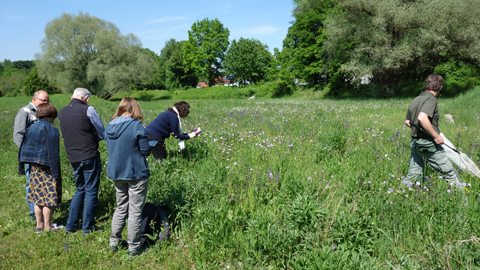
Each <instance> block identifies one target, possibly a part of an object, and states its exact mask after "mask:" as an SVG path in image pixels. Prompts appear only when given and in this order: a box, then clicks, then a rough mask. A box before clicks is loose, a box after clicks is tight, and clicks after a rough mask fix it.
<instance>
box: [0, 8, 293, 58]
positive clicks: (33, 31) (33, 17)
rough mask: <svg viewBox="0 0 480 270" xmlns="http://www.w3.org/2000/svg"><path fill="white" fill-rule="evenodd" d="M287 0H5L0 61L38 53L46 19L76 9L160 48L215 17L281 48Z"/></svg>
mask: <svg viewBox="0 0 480 270" xmlns="http://www.w3.org/2000/svg"><path fill="white" fill-rule="evenodd" d="M292 9H293V3H292V1H291V0H256V1H255V0H236V1H232V0H186V1H182V0H176V1H165V0H157V1H132V0H130V1H123V0H117V1H110V0H96V1H92V0H82V1H79V0H63V1H57V0H48V1H32V0H28V1H25V0H15V1H13V0H6V1H2V4H1V8H0V29H1V30H0V40H1V42H0V61H3V60H4V59H9V60H12V61H17V60H33V59H34V55H35V53H40V52H41V48H40V41H41V40H42V39H43V38H44V37H45V26H46V25H47V23H48V22H50V21H52V20H53V19H55V18H58V17H60V16H61V15H62V13H63V12H65V13H70V14H74V15H78V13H79V12H84V13H88V14H90V15H91V16H95V17H97V18H100V19H103V20H106V21H109V22H112V23H113V24H115V25H116V26H117V27H118V28H119V29H120V31H121V33H122V34H123V35H126V34H128V33H132V34H134V35H136V36H137V37H138V38H139V39H140V41H141V42H142V44H143V47H144V48H148V49H150V50H152V51H154V52H155V53H157V54H160V51H161V49H162V48H163V46H164V45H165V42H166V41H167V40H169V39H170V38H174V39H176V40H186V39H188V30H190V29H191V27H192V24H193V23H195V22H196V21H197V20H203V19H205V18H209V19H215V18H217V19H218V20H219V21H220V22H221V23H222V24H223V26H224V27H227V28H228V29H229V30H230V41H231V40H233V39H236V40H238V39H239V38H241V37H242V38H254V39H257V40H259V41H260V42H262V43H264V44H266V45H267V46H268V47H269V49H270V51H273V49H274V48H275V47H276V48H279V49H280V50H281V48H282V41H283V39H284V38H285V36H286V34H287V31H288V27H290V25H291V21H292V20H293V19H294V18H293V17H292Z"/></svg>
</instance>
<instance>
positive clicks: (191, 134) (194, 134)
mask: <svg viewBox="0 0 480 270" xmlns="http://www.w3.org/2000/svg"><path fill="white" fill-rule="evenodd" d="M188 137H190V139H191V138H195V137H197V133H196V132H190V133H188Z"/></svg>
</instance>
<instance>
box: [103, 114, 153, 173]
mask: <svg viewBox="0 0 480 270" xmlns="http://www.w3.org/2000/svg"><path fill="white" fill-rule="evenodd" d="M104 137H105V142H106V143H107V148H108V166H107V175H108V177H109V178H110V179H112V180H138V179H147V178H148V177H149V176H150V170H149V169H148V163H147V159H146V158H145V157H146V156H148V155H150V153H151V151H152V150H151V149H150V146H149V145H148V139H147V134H146V133H145V129H144V127H143V125H142V123H141V122H140V121H138V120H135V119H133V118H130V117H126V116H119V117H117V118H115V119H113V120H112V121H111V122H110V123H108V125H107V128H106V129H105V136H104Z"/></svg>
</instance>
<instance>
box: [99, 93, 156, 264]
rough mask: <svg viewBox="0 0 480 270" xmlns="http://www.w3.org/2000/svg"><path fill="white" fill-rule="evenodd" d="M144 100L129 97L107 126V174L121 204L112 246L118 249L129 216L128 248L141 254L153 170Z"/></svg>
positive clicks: (112, 237) (117, 211)
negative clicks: (142, 233) (150, 167)
mask: <svg viewBox="0 0 480 270" xmlns="http://www.w3.org/2000/svg"><path fill="white" fill-rule="evenodd" d="M142 118H143V114H142V110H141V109H140V104H138V102H137V101H136V100H135V99H133V98H129V97H125V98H123V99H122V101H121V102H120V105H118V108H117V112H116V113H115V115H114V116H113V117H112V121H111V122H110V123H108V125H107V128H106V129H105V142H106V143H107V148H108V167H107V175H108V177H109V178H110V179H112V180H113V182H114V184H115V189H116V193H117V195H116V197H117V208H116V209H115V213H114V214H113V219H112V235H111V236H110V249H112V250H117V249H118V245H119V244H120V243H121V242H122V241H123V240H122V231H123V228H124V227H125V224H126V220H127V217H128V236H127V242H128V249H129V254H130V255H137V254H139V253H140V252H141V251H142V247H141V242H140V239H141V230H140V229H141V222H142V210H143V207H144V205H145V199H146V197H147V189H148V177H149V176H150V170H149V169H148V163H147V160H146V156H148V155H150V153H151V149H150V146H149V144H148V139H147V134H146V133H145V129H144V127H143V125H142V122H141V121H142Z"/></svg>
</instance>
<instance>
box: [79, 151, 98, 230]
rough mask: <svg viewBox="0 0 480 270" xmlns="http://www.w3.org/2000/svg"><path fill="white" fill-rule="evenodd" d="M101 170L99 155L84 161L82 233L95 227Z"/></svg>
mask: <svg viewBox="0 0 480 270" xmlns="http://www.w3.org/2000/svg"><path fill="white" fill-rule="evenodd" d="M101 172H102V164H101V161H100V155H97V156H96V157H94V158H91V159H89V160H86V161H84V169H83V175H84V177H85V206H84V207H83V233H89V232H91V231H93V230H94V229H95V213H96V211H97V205H98V189H99V187H100V173H101Z"/></svg>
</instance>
